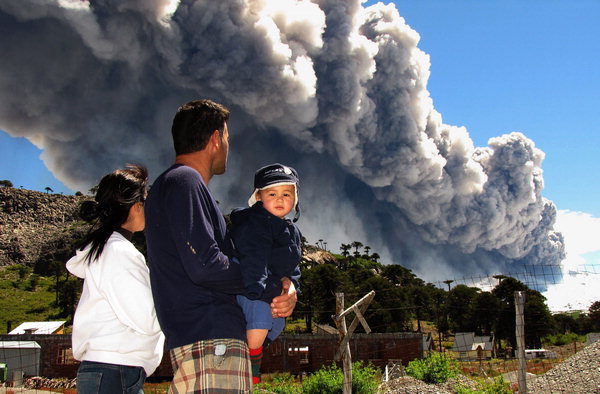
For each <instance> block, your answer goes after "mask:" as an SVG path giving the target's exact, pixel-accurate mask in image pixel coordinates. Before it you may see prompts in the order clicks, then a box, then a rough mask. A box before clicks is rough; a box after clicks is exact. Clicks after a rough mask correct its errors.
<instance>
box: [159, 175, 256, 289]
mask: <svg viewBox="0 0 600 394" xmlns="http://www.w3.org/2000/svg"><path fill="white" fill-rule="evenodd" d="M183 177H185V178H184V179H183V181H182V180H181V179H179V182H174V184H172V185H170V186H171V188H170V189H169V192H168V193H167V195H166V206H167V207H169V209H170V212H169V220H170V226H171V234H172V235H173V238H174V240H175V243H176V248H177V251H178V254H179V258H180V261H181V264H182V265H183V269H184V270H185V271H186V273H187V275H188V276H189V277H190V279H191V280H192V281H193V282H194V283H196V284H198V285H201V286H203V287H207V288H211V289H214V290H217V291H220V292H223V293H230V294H240V293H242V292H243V291H244V287H243V283H242V276H241V271H240V268H239V265H238V264H231V262H230V261H229V258H228V257H227V256H226V255H225V254H224V253H223V251H221V249H220V248H219V244H218V242H217V240H216V237H217V234H216V233H217V232H218V231H220V226H221V225H222V226H223V227H224V222H223V223H220V220H222V216H221V213H220V212H219V211H218V208H217V209H215V208H216V207H213V203H212V202H211V200H212V197H211V196H210V194H209V192H208V189H206V188H205V187H202V186H203V185H199V184H198V183H199V182H201V181H200V179H199V175H198V176H196V174H194V173H187V174H183ZM223 230H224V228H223Z"/></svg>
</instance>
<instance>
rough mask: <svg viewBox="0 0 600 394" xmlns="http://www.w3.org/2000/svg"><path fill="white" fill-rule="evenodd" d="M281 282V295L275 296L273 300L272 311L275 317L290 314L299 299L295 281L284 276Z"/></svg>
mask: <svg viewBox="0 0 600 394" xmlns="http://www.w3.org/2000/svg"><path fill="white" fill-rule="evenodd" d="M281 284H282V289H281V295H279V296H277V297H275V298H273V301H272V302H271V313H272V315H273V317H288V316H290V315H291V314H292V312H293V311H294V308H295V307H296V301H298V296H297V294H296V286H294V283H293V282H292V281H291V280H290V279H289V278H282V279H281Z"/></svg>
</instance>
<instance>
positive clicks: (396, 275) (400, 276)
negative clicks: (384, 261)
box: [381, 264, 423, 286]
mask: <svg viewBox="0 0 600 394" xmlns="http://www.w3.org/2000/svg"><path fill="white" fill-rule="evenodd" d="M381 275H382V276H383V277H384V278H386V279H387V280H389V281H390V282H392V283H393V284H394V285H396V286H410V285H420V286H421V285H423V281H422V280H421V279H419V278H417V275H415V274H414V273H413V272H412V271H411V270H409V269H408V268H405V267H403V266H401V265H400V264H389V265H384V266H383V269H382V272H381Z"/></svg>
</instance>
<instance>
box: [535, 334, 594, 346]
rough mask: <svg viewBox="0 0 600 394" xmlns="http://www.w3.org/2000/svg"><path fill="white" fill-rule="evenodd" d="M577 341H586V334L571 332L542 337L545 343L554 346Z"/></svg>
mask: <svg viewBox="0 0 600 394" xmlns="http://www.w3.org/2000/svg"><path fill="white" fill-rule="evenodd" d="M575 341H577V342H585V336H584V335H578V334H575V333H573V332H569V333H567V334H556V335H546V336H545V337H543V338H542V342H543V343H544V344H547V345H553V346H562V345H566V344H568V343H573V342H575Z"/></svg>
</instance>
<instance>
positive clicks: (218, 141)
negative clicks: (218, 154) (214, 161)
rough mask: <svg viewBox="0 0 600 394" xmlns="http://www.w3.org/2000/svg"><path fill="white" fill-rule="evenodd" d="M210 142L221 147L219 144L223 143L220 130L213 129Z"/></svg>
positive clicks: (216, 146)
mask: <svg viewBox="0 0 600 394" xmlns="http://www.w3.org/2000/svg"><path fill="white" fill-rule="evenodd" d="M209 143H210V144H212V145H213V146H214V147H215V148H217V149H219V146H220V145H221V134H220V133H219V130H215V131H213V133H212V134H211V135H210V139H209Z"/></svg>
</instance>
